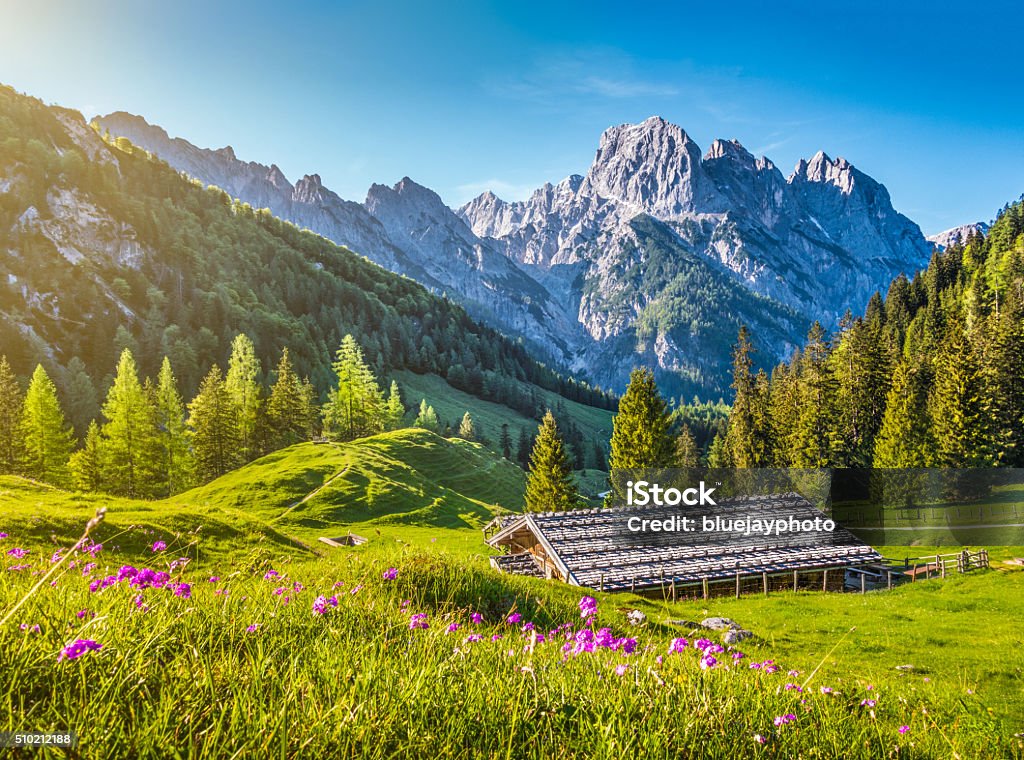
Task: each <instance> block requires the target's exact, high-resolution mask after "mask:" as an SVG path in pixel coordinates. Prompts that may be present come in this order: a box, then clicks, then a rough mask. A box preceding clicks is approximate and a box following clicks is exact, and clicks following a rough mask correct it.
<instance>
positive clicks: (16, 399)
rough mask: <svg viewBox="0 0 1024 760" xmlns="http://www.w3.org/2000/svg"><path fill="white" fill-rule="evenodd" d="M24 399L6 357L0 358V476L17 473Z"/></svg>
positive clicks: (20, 450) (19, 458) (20, 449)
mask: <svg viewBox="0 0 1024 760" xmlns="http://www.w3.org/2000/svg"><path fill="white" fill-rule="evenodd" d="M24 403H25V399H24V396H23V395H22V393H21V387H20V386H19V385H18V379H17V378H16V377H15V376H14V372H13V371H12V370H11V365H10V364H9V363H8V362H7V357H6V356H0V475H9V474H13V473H16V472H18V468H19V465H20V462H21V459H22V452H23V448H24V442H25V439H24V437H23V436H22V431H21V413H22V408H23V407H24Z"/></svg>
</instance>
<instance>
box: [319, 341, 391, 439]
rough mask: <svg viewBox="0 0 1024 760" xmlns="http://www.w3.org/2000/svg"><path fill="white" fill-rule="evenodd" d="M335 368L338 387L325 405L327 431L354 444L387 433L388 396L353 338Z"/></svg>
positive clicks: (346, 345)
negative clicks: (386, 401)
mask: <svg viewBox="0 0 1024 760" xmlns="http://www.w3.org/2000/svg"><path fill="white" fill-rule="evenodd" d="M333 369H334V374H335V375H336V376H337V378H338V385H337V387H335V389H334V390H333V391H332V392H331V396H330V398H329V399H328V401H327V404H326V405H325V406H324V411H323V416H324V432H325V433H326V434H327V435H328V436H329V437H330V438H333V439H334V440H340V441H351V440H353V439H355V438H362V437H363V436H367V435H373V434H374V433H379V432H381V431H382V430H384V395H383V394H382V393H381V390H380V386H379V385H377V380H376V378H374V376H373V371H372V370H371V369H370V367H369V365H367V363H366V361H365V360H364V359H363V352H362V349H360V348H359V344H358V343H356V340H355V338H353V337H352V336H351V335H346V336H345V338H344V339H343V340H342V342H341V347H340V348H339V349H338V354H337V358H336V359H335V362H334V365H333Z"/></svg>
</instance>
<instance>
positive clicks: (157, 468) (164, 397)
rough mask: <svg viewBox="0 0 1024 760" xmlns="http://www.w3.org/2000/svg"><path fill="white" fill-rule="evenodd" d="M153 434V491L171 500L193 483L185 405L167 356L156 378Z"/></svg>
mask: <svg viewBox="0 0 1024 760" xmlns="http://www.w3.org/2000/svg"><path fill="white" fill-rule="evenodd" d="M153 402H154V403H153V413H154V416H155V422H156V430H155V434H154V441H153V444H154V445H153V448H154V459H155V460H156V461H155V462H154V467H153V468H152V469H153V471H154V473H155V476H156V478H155V479H156V481H157V482H156V484H155V485H156V491H157V493H158V495H161V496H172V495H174V494H176V493H179V492H181V491H184V490H185V489H186V488H188V486H189V484H190V483H191V479H192V451H191V447H190V445H189V431H188V426H187V425H186V423H185V404H184V402H183V401H182V398H181V394H180V393H179V392H178V382H177V380H176V379H175V377H174V372H173V371H172V370H171V361H170V359H168V358H167V357H166V356H165V357H164V360H163V364H162V365H161V367H160V374H159V376H158V377H157V386H156V389H155V393H154V399H153Z"/></svg>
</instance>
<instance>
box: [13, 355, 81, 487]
mask: <svg viewBox="0 0 1024 760" xmlns="http://www.w3.org/2000/svg"><path fill="white" fill-rule="evenodd" d="M21 435H22V439H23V440H24V449H23V459H22V465H21V467H20V470H21V472H23V473H24V474H25V475H26V476H27V477H30V478H34V479H36V480H41V481H44V482H46V483H52V484H54V485H65V484H66V483H67V482H68V467H67V466H68V458H69V457H70V456H71V450H72V448H73V441H74V436H73V434H72V432H71V428H70V427H69V426H68V424H67V423H66V422H65V420H64V412H63V410H61V408H60V402H59V401H58V400H57V388H56V387H55V386H54V384H53V381H51V380H50V376H49V375H47V374H46V370H44V369H43V367H42V365H37V366H36V370H35V372H33V373H32V381H31V382H30V383H29V386H28V391H27V392H26V394H25V404H24V407H23V409H22V414H21Z"/></svg>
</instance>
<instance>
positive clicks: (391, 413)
mask: <svg viewBox="0 0 1024 760" xmlns="http://www.w3.org/2000/svg"><path fill="white" fill-rule="evenodd" d="M404 419H405V404H403V403H402V392H401V390H400V389H399V387H398V382H397V381H395V380H392V381H391V390H390V392H389V393H388V402H387V406H386V407H385V409H384V420H385V424H384V427H385V429H387V430H398V429H399V428H400V427H402V421H403V420H404Z"/></svg>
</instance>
